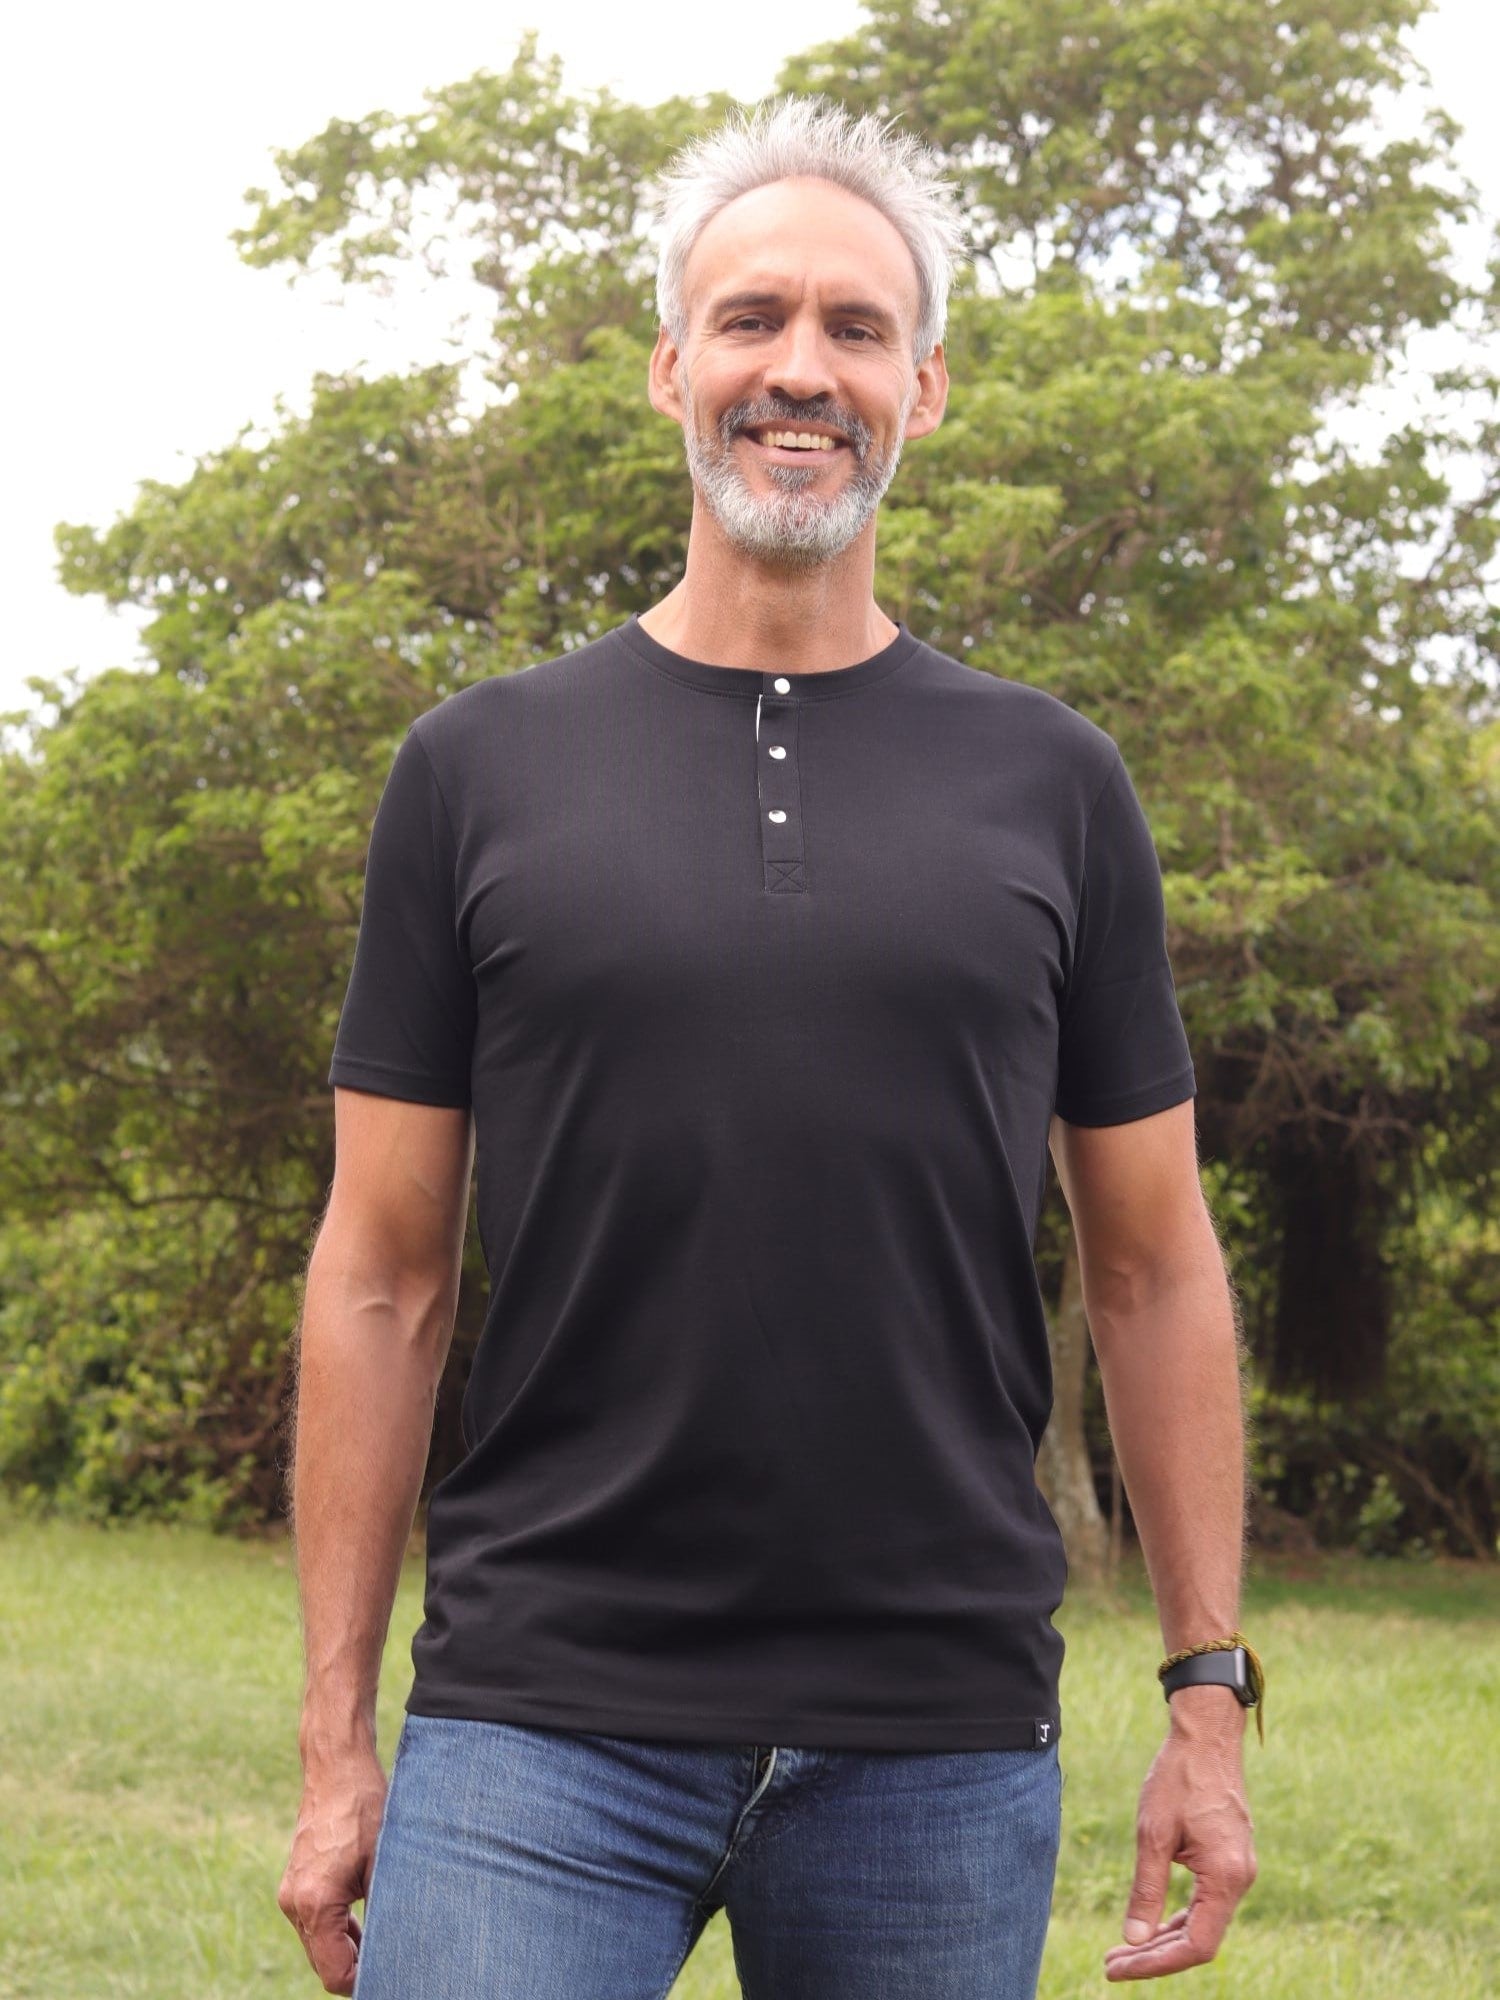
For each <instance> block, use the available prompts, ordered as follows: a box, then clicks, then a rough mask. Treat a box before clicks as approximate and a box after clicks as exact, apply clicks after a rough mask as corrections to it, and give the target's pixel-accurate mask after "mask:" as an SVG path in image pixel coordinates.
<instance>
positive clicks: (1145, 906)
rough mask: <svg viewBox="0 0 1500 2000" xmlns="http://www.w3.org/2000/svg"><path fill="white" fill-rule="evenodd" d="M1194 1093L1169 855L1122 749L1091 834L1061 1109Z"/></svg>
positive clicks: (1099, 1110) (1062, 1027)
mask: <svg viewBox="0 0 1500 2000" xmlns="http://www.w3.org/2000/svg"><path fill="white" fill-rule="evenodd" d="M1195 1094H1196V1082H1195V1078H1194V1075H1193V1064H1192V1058H1191V1055H1190V1053H1189V1050H1188V1040H1187V1031H1186V1029H1185V1028H1184V1027H1183V1024H1182V1015H1181V1013H1180V1012H1179V1010H1178V1006H1177V991H1176V988H1175V986H1174V984H1173V980H1172V968H1171V966H1170V964H1169V963H1168V959H1167V920H1166V906H1165V903H1164V901H1163V898H1162V886H1161V864H1160V862H1159V861H1158V860H1157V855H1156V846H1155V843H1154V842H1153V840H1152V838H1151V829H1150V827H1149V826H1148V825H1147V822H1146V815H1145V813H1144V812H1143V810H1142V808H1141V802H1140V800H1139V798H1138V797H1137V796H1136V791H1135V787H1134V786H1133V785H1132V783H1131V782H1130V774H1129V772H1128V771H1127V770H1126V768H1125V765H1124V763H1123V761H1122V760H1121V758H1120V755H1119V752H1118V750H1116V751H1115V753H1114V769H1113V771H1112V772H1111V774H1110V776H1109V778H1108V779H1107V780H1106V782H1105V785H1104V789H1103V791H1102V792H1101V793H1100V794H1099V797H1098V799H1097V801H1096V802H1095V805H1094V809H1093V812H1092V814H1091V815H1090V818H1089V824H1088V832H1087V835H1086V837H1085V841H1084V867H1083V887H1082V891H1081V895H1080V900H1079V914H1078V929H1077V935H1076V938H1075V942H1074V951H1073V964H1072V970H1071V973H1070V976H1069V979H1068V986H1067V991H1066V993H1065V995H1064V998H1063V1005H1062V1012H1061V1017H1060V1021H1059V1033H1058V1077H1057V1096H1056V1100H1055V1103H1054V1109H1055V1111H1056V1113H1057V1115H1058V1117H1059V1118H1063V1119H1065V1120H1066V1121H1067V1122H1068V1124H1070V1125H1121V1124H1124V1123H1125V1122H1126V1121H1127V1120H1128V1119H1132V1118H1146V1117H1149V1116H1150V1115H1151V1113H1152V1112H1154V1111H1165V1110H1166V1109H1167V1107H1168V1106H1169V1105H1172V1104H1181V1103H1182V1102H1183V1100H1184V1099H1185V1098H1189V1097H1192V1096H1194V1095H1195Z"/></svg>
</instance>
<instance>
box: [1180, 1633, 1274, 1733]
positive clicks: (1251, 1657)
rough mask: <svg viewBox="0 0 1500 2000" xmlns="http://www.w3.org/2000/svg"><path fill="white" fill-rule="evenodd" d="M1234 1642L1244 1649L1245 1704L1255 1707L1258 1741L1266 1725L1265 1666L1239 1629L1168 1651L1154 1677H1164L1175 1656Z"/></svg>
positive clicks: (1227, 1648)
mask: <svg viewBox="0 0 1500 2000" xmlns="http://www.w3.org/2000/svg"><path fill="white" fill-rule="evenodd" d="M1236 1646H1243V1647H1244V1649H1245V1662H1246V1667H1245V1674H1246V1679H1247V1680H1248V1681H1249V1683H1250V1700H1249V1702H1248V1703H1247V1704H1246V1706H1247V1707H1253V1708H1254V1710H1255V1727H1256V1729H1257V1731H1258V1732H1259V1734H1260V1740H1261V1742H1262V1743H1264V1742H1265V1740H1266V1725H1265V1722H1264V1720H1263V1710H1264V1708H1265V1700H1266V1670H1265V1668H1264V1667H1263V1666H1262V1665H1261V1663H1260V1655H1259V1654H1258V1653H1257V1652H1256V1650H1255V1648H1254V1647H1253V1646H1252V1645H1251V1643H1250V1641H1249V1640H1248V1639H1247V1638H1246V1637H1245V1635H1244V1633H1243V1632H1231V1633H1230V1635H1229V1637H1228V1638H1227V1639H1208V1640H1205V1642H1204V1643H1203V1644H1202V1645H1201V1646H1184V1647H1183V1648H1182V1650H1181V1652H1178V1653H1169V1654H1168V1655H1167V1657H1166V1658H1165V1659H1164V1660H1163V1661H1162V1663H1161V1665H1160V1666H1159V1667H1158V1668H1157V1670H1156V1678H1157V1679H1158V1680H1165V1679H1166V1677H1167V1674H1168V1673H1169V1672H1170V1671H1171V1669H1172V1668H1173V1667H1175V1666H1176V1665H1177V1663H1178V1662H1179V1660H1189V1659H1191V1658H1192V1657H1193V1655H1194V1654H1195V1653H1230V1652H1233V1651H1234V1648H1235V1647H1236Z"/></svg>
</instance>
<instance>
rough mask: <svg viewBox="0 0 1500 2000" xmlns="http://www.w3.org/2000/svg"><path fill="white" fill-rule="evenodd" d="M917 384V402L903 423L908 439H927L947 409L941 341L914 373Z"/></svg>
mask: <svg viewBox="0 0 1500 2000" xmlns="http://www.w3.org/2000/svg"><path fill="white" fill-rule="evenodd" d="M917 381H918V383H919V384H920V385H921V386H920V387H919V389H918V390H917V400H916V401H915V402H914V403H913V404H912V406H911V415H910V416H909V417H908V418H907V419H906V431H905V436H906V437H908V438H919V437H927V436H929V435H930V434H931V433H932V432H933V431H935V430H936V429H937V427H938V425H939V424H940V423H941V422H942V421H943V412H944V411H945V410H946V409H947V407H948V364H947V362H946V361H945V360H944V358H943V343H942V342H941V341H939V342H938V343H937V345H936V346H935V347H934V348H933V350H932V352H931V354H929V355H928V357H927V359H926V360H925V361H924V362H923V363H922V364H921V366H920V367H919V368H918V369H917Z"/></svg>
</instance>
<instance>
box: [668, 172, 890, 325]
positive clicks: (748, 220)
mask: <svg viewBox="0 0 1500 2000" xmlns="http://www.w3.org/2000/svg"><path fill="white" fill-rule="evenodd" d="M683 275H684V286H683V289H684V293H685V295H686V298H687V301H688V304H689V308H690V310H691V311H693V312H695V313H696V312H698V311H701V310H704V309H706V308H707V307H709V306H711V305H712V303H713V301H714V299H715V298H716V297H717V296H718V294H719V293H721V292H727V291H739V290H742V289H745V288H747V287H749V286H751V285H753V286H754V287H755V289H757V290H765V291H768V292H769V291H780V292H789V293H791V294H792V295H794V296H797V295H800V294H801V293H802V292H803V291H804V290H808V289H810V290H811V291H812V292H813V294H814V296H819V297H827V298H830V299H832V298H835V297H844V296H850V297H862V298H863V297H873V298H874V299H877V300H879V301H880V302H881V303H883V304H884V305H885V306H886V307H887V309H888V310H889V311H891V312H893V313H895V314H896V315H898V316H904V317H905V318H906V319H907V320H909V321H912V322H914V321H915V319H916V316H917V304H918V300H917V271H916V265H915V264H914V263H913V261H912V254H911V252H910V250H908V248H907V247H906V242H905V240H904V238H903V237H902V235H901V232H900V230H899V229H897V227H896V225H895V224H894V223H893V222H891V221H890V220H889V219H888V218H887V217H886V216H884V215H882V214H881V212H880V210H879V209H878V208H875V207H873V206H872V205H871V203H869V202H867V201H864V200H862V199H861V197H860V196H859V195H856V194H850V193H849V191H848V190H847V189H846V188H841V187H835V186H834V185H833V184H832V183H831V182H830V181H822V180H813V179H806V178H800V177H799V178H797V179H789V180H782V181H770V182H768V183H767V184H766V185H765V186H764V187H758V188H752V189H751V190H750V192H749V193H748V194H742V195H737V196H736V197H735V199H734V200H733V201H731V202H728V203H726V204H725V206H724V207H723V208H721V209H720V210H719V211H718V213H717V214H716V215H714V216H712V217H711V218H710V219H709V221H708V222H707V223H706V224H705V225H704V227H703V228H702V229H701V230H700V231H699V233H698V239H697V241H696V242H695V243H694V245H693V247H692V250H691V252H690V253H689V256H688V261H687V267H686V270H685V272H684V274H683Z"/></svg>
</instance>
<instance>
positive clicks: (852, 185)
mask: <svg viewBox="0 0 1500 2000" xmlns="http://www.w3.org/2000/svg"><path fill="white" fill-rule="evenodd" d="M894 123H895V120H894V118H891V119H888V120H887V121H886V122H885V124H884V125H882V124H881V123H880V121H879V120H878V119H877V118H876V117H875V116H874V115H873V114H872V113H866V114H865V116H864V117H862V118H859V119H855V118H854V117H852V115H851V114H850V112H849V111H848V110H847V108H846V107H845V106H844V105H842V104H835V103H833V102H832V101H831V100H829V99H826V98H824V97H822V96H821V95H819V96H812V97H784V98H783V99H782V100H781V102H780V103H779V104H776V105H774V106H773V107H768V106H767V105H766V104H765V103H761V104H758V105H757V106H756V107H755V110H754V112H753V114H752V115H751V116H750V117H748V118H747V117H746V116H745V114H744V112H743V111H740V112H738V113H736V114H732V115H731V117H730V118H729V119H728V120H727V121H726V122H725V123H724V124H723V125H721V126H720V127H719V128H718V130H717V131H714V132H711V133H709V134H708V135H707V136H706V137H705V138H701V139H696V140H694V141H692V142H691V143H690V144H689V145H687V146H684V147H683V148H682V149H681V151H680V152H679V153H678V154H677V155H676V156H675V158H674V159H673V160H672V161H671V163H670V164H669V165H668V167H667V169H666V171H665V173H664V174H662V175H661V176H660V178H659V181H658V186H659V187H660V188H661V189H662V191H663V194H662V199H661V202H660V213H661V218H662V221H663V223H664V225H665V227H664V234H663V239H662V244H661V250H660V254H659V256H658V259H657V266H656V311H657V317H658V318H659V319H660V320H661V322H662V324H663V325H664V326H665V327H666V329H667V331H668V333H670V335H671V336H672V339H673V340H674V341H675V342H676V344H677V346H679V347H681V346H683V345H684V343H685V339H686V335H687V311H686V307H685V305H684V302H683V296H682V285H683V274H684V272H685V271H686V269H687V261H688V254H689V252H690V251H691V250H692V247H693V245H694V243H695V242H696V241H697V240H698V236H699V233H700V232H701V231H702V229H703V228H704V226H705V225H706V224H707V223H708V222H709V221H710V219H711V218H712V217H713V216H715V215H717V214H718V212H719V210H720V209H721V208H724V207H727V205H728V204H729V203H730V202H731V201H733V200H735V198H736V197H737V196H739V195H742V194H748V193H749V192H750V190H751V188H757V187H763V186H765V185H766V184H767V183H768V182H770V181H780V180H787V179H789V178H791V177H792V176H799V177H800V176H804V175H806V176H812V177H815V178H817V179H819V180H825V181H831V182H832V183H833V184H834V186H835V187H841V188H846V189H847V190H848V192H849V193H850V194H857V195H859V196H860V197H861V198H862V199H863V200H865V201H867V202H869V203H870V205H871V206H872V207H873V208H878V209H879V210H880V212H881V214H882V215H884V216H885V218H886V219H887V221H889V222H890V223H892V224H893V225H894V226H895V227H896V228H897V229H898V230H899V231H900V232H901V235H902V237H903V239H904V240H905V243H906V246H907V248H908V249H909V250H910V251H911V254H912V261H913V262H914V263H915V265H916V267H917V302H918V308H917V326H916V333H915V336H914V339H913V343H912V346H913V352H912V359H913V361H915V362H916V363H918V364H919V365H920V363H922V362H923V361H925V360H926V359H927V357H928V355H929V354H931V352H932V350H933V348H934V347H935V346H936V345H937V343H938V342H939V341H940V340H941V339H942V338H943V335H944V333H945V332H946V330H947V325H948V291H949V287H950V286H951V284H952V282H953V274H954V271H955V269H956V267H957V264H958V262H959V260H960V259H961V258H964V257H966V256H967V254H968V253H967V244H966V242H965V238H964V230H963V224H962V221H961V219H960V217H959V214H958V212H957V210H956V209H955V208H954V207H953V206H952V204H951V201H950V198H949V197H950V194H951V192H952V191H953V189H954V186H955V184H954V183H953V182H952V181H949V180H945V179H943V178H942V177H941V176H940V175H939V174H938V173H937V171H936V168H937V161H936V160H935V158H934V156H933V155H932V153H931V152H929V150H928V149H927V147H925V146H924V145H923V144H922V142H921V140H919V139H915V138H913V137H911V135H910V134H907V133H899V134H897V135H896V136H894V137H890V136H888V133H889V128H890V126H891V125H893V124H894Z"/></svg>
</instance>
